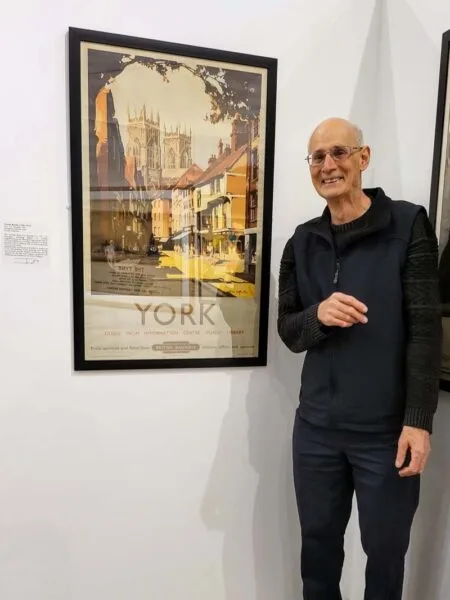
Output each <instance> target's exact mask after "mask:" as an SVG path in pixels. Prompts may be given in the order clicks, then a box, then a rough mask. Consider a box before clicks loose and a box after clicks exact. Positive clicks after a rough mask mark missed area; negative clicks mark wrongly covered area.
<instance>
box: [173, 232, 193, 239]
mask: <svg viewBox="0 0 450 600" xmlns="http://www.w3.org/2000/svg"><path fill="white" fill-rule="evenodd" d="M190 233H191V232H190V231H182V232H181V233H178V234H177V235H174V236H173V238H172V239H173V240H182V239H183V238H185V237H186V236H187V235H189V234H190Z"/></svg>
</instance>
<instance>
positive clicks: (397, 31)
mask: <svg viewBox="0 0 450 600" xmlns="http://www.w3.org/2000/svg"><path fill="white" fill-rule="evenodd" d="M218 6H219V5H217V7H216V6H215V5H213V4H212V3H211V2H205V1H204V0H191V1H190V2H184V1H182V0H173V1H172V3H171V4H170V5H168V4H167V3H156V2H152V3H151V2H147V1H145V0H135V1H134V2H133V3H129V2H125V1H124V0H91V2H86V3H83V2H76V1H72V2H69V1H67V0H66V1H60V2H57V1H56V0H55V1H54V2H49V1H47V2H40V3H36V2H35V1H34V0H24V2H22V3H9V4H8V8H7V9H6V10H7V12H6V14H5V13H3V14H2V20H1V21H0V40H1V41H0V44H1V50H2V75H3V77H2V83H1V88H2V93H1V94H0V110H1V114H2V116H3V119H2V129H3V135H2V136H1V138H0V140H1V141H0V158H1V165H2V169H1V172H2V191H3V197H2V210H1V215H2V218H1V219H0V220H2V221H3V220H17V221H29V222H37V223H39V222H40V223H42V224H43V226H44V227H45V228H46V229H47V230H48V232H49V233H50V237H51V263H50V267H48V268H42V269H33V268H28V267H26V266H24V267H22V268H18V267H14V268H13V267H7V266H5V265H2V266H1V267H0V268H1V281H2V290H3V293H2V295H1V298H0V311H1V312H0V314H1V317H2V333H3V336H2V344H1V350H0V352H1V359H2V360H1V364H2V369H1V373H2V382H1V391H0V507H1V510H0V597H1V598H5V600H28V599H29V600H56V599H58V600H60V599H61V600H124V599H125V598H126V599H130V600H131V599H133V600H141V599H142V600H144V599H145V600H148V599H149V598H151V599H153V598H155V599H156V598H158V599H163V600H186V599H189V600H190V599H192V600H194V599H195V600H211V599H212V598H214V600H244V599H245V600H275V599H276V600H296V599H298V598H299V597H300V582H299V572H298V571H299V569H298V562H299V546H300V544H299V529H298V525H297V515H296V509H295V502H294V493H293V487H292V477H291V464H290V460H291V459H290V436H291V429H292V421H293V414H294V410H295V407H296V403H297V394H298V382H299V371H300V363H299V361H298V357H296V356H293V355H291V354H289V352H288V351H287V350H285V349H284V348H283V347H282V346H281V344H280V342H279V341H278V339H277V336H276V332H275V315H276V278H277V274H278V263H279V259H280V256H281V252H282V248H283V244H284V243H285V240H286V239H287V237H288V236H289V235H290V233H291V232H292V230H293V224H294V223H296V222H299V221H301V220H304V219H307V218H309V217H311V216H314V215H315V214H317V213H318V212H319V211H320V210H321V202H320V201H319V200H317V199H316V197H315V195H314V193H313V191H312V188H311V186H310V183H309V181H308V172H307V169H306V168H305V163H304V161H303V156H304V154H305V145H306V140H307V137H308V135H309V133H310V131H311V128H312V127H313V125H314V124H315V123H316V122H317V121H319V120H320V119H322V118H324V117H326V116H330V115H332V114H334V115H343V116H349V117H350V118H353V119H354V120H356V121H358V123H360V124H361V126H362V127H363V128H364V130H365V133H366V137H367V139H368V141H369V142H370V141H371V140H373V145H374V150H376V151H378V156H379V157H380V158H379V159H377V158H376V154H377V153H376V152H375V158H374V167H373V169H372V170H371V172H370V173H368V175H367V180H366V181H367V182H368V183H377V184H382V185H383V186H384V187H386V189H387V190H389V191H391V190H392V193H395V194H398V195H403V196H404V197H408V199H412V200H417V201H420V202H423V203H425V204H426V202H427V198H428V190H429V174H430V168H431V148H432V142H433V126H434V117H435V96H436V89H437V72H438V61H439V46H440V34H441V29H445V28H446V25H445V24H444V23H445V20H446V19H447V21H448V23H447V26H448V27H450V9H447V8H445V2H444V1H443V0H442V1H441V2H435V3H434V7H431V8H430V7H427V8H422V7H421V3H420V0H416V1H415V2H414V3H413V2H412V1H411V2H410V3H409V4H407V3H406V2H404V1H403V0H399V1H398V2H397V3H395V2H390V3H388V8H389V10H387V9H386V7H385V6H384V5H383V4H382V3H380V2H377V1H376V0H370V1H365V2H361V1H360V0H323V1H322V2H320V3H313V2H311V1H310V0H295V1H294V0H277V1H276V0H259V1H256V0H251V1H250V0H249V1H247V2H241V1H240V0H239V1H238V0H232V1H230V2H228V3H221V4H220V10H219V9H218ZM437 6H440V7H441V9H440V10H439V9H438V8H437ZM414 11H415V12H414ZM69 25H72V26H77V27H85V28H90V29H99V30H106V31H113V32H116V33H124V34H129V35H138V36H143V37H151V38H156V39H163V40H169V41H175V42H184V43H195V44H198V45H204V46H210V47H217V48H223V49H228V50H236V51H241V52H250V53H255V54H263V55H269V56H276V57H278V58H279V60H280V63H279V85H278V115H277V139H276V174H275V201H274V202H275V210H274V221H273V262H272V269H271V275H270V277H271V284H272V285H271V315H270V340H269V344H270V345H269V365H268V367H267V368H261V369H234V370H231V369H229V370H214V371H213V370H198V371H195V370H185V371H177V372H164V371H159V372H128V373H125V372H122V373H91V374H75V373H73V371H72V358H71V355H72V332H71V326H72V323H71V283H70V276H71V275H70V266H69V265H70V246H69V238H70V235H69V231H70V228H69V220H70V214H69V204H70V197H69V185H68V121H67V118H68V113H67V89H66V84H67V73H66V39H65V33H66V30H67V27H68V26H69ZM380 38H382V39H383V40H384V42H386V43H384V44H383V46H382V51H381V52H380V51H379V47H380V46H379V40H380ZM410 53H412V56H413V57H414V59H415V60H414V63H412V61H411V59H410ZM390 61H392V63H391V62H390ZM411 64H414V69H415V71H413V70H412V69H410V68H409V70H407V71H405V65H408V67H410V66H411ZM378 67H381V71H380V72H379V73H380V74H379V75H378ZM377 82H378V83H379V84H380V85H381V87H380V85H379V86H378V92H377V85H376V84H377ZM418 82H420V85H419V84H418ZM383 89H384V90H386V91H389V93H390V94H393V98H394V100H395V104H394V105H393V104H390V100H389V98H387V97H386V98H383V97H382V94H381V93H380V91H381V90H383ZM413 136H414V137H413ZM416 139H417V143H415V140H416ZM385 157H389V158H390V159H391V160H390V161H387V160H385ZM447 409H448V410H447ZM449 421H450V403H449V404H445V402H443V406H442V407H441V411H440V419H439V420H438V423H437V427H436V429H437V431H436V434H435V436H434V441H435V451H434V457H433V462H432V464H431V465H430V470H429V473H428V474H427V476H426V478H425V480H426V481H425V486H424V487H425V488H426V489H425V490H424V502H423V507H424V508H423V509H422V511H421V515H420V518H419V519H418V523H417V527H416V532H415V548H414V549H413V552H412V561H413V564H414V565H415V569H413V570H412V575H411V577H410V580H409V581H410V584H411V586H412V587H414V586H415V588H417V586H418V585H419V583H418V582H419V579H418V578H419V575H421V579H423V581H430V580H431V574H432V571H433V576H436V574H435V573H434V570H435V565H436V564H437V565H438V575H439V576H438V578H437V579H438V583H436V585H438V586H441V587H442V590H444V586H445V585H447V590H449V589H450V582H449V580H448V575H447V582H446V584H445V579H444V578H445V574H444V570H445V566H446V565H448V562H449V560H450V558H449V557H450V551H448V550H447V551H445V550H444V547H445V543H446V542H445V540H446V539H447V540H448V536H447V538H445V527H446V523H447V521H446V514H445V510H446V506H447V504H448V495H449V493H448V492H449V490H450V487H448V488H446V487H445V485H444V483H441V482H443V481H444V477H443V474H444V472H445V471H447V472H448V460H449V459H448V446H446V444H448V442H447V441H446V437H445V426H446V424H449ZM446 461H447V462H446ZM440 486H441V487H442V486H443V488H444V489H443V491H444V492H445V494H444V496H443V497H441V496H440V495H439V491H440V489H441V487H440ZM428 508H429V509H430V510H432V511H433V513H432V514H433V515H439V516H438V517H436V518H430V516H427V514H426V512H427V509H428ZM448 535H450V532H448ZM358 544H359V542H358V532H357V528H356V523H355V519H354V517H353V519H352V522H351V525H350V528H349V533H348V536H347V547H348V561H347V564H346V570H345V574H344V581H343V586H344V590H345V593H346V595H347V598H348V599H349V600H357V599H359V598H361V593H360V587H361V585H362V566H363V561H362V556H361V554H360V549H359V545H358ZM423 544H425V547H423ZM433 552H434V553H435V554H436V556H437V557H438V558H437V559H436V561H437V562H436V561H435V562H434V563H433V565H431V558H432V556H433V554H432V553H433ZM443 552H444V554H442V553H443ZM445 552H446V553H445ZM422 585H425V583H423V584H422ZM411 589H412V588H411ZM422 589H424V588H422ZM429 589H431V588H429ZM436 589H438V588H436ZM411 594H412V592H411ZM433 594H434V595H433ZM447 596H448V591H447V594H445V593H444V591H441V595H439V593H438V592H437V591H434V592H424V593H422V594H418V595H416V596H413V595H411V596H409V595H408V600H409V598H410V597H411V598H414V600H416V599H417V600H419V599H420V600H424V598H426V599H427V600H434V599H435V598H436V599H438V598H446V597H447Z"/></svg>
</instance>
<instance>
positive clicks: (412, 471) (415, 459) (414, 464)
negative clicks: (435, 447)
mask: <svg viewBox="0 0 450 600" xmlns="http://www.w3.org/2000/svg"><path fill="white" fill-rule="evenodd" d="M423 458H424V455H423V454H419V453H417V452H413V454H412V456H411V461H410V463H409V465H408V466H407V467H405V468H404V469H401V470H400V471H399V473H398V474H399V475H400V477H411V476H412V475H418V474H419V473H420V471H421V469H422V462H423Z"/></svg>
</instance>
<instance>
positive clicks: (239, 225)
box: [193, 144, 248, 256]
mask: <svg viewBox="0 0 450 600" xmlns="http://www.w3.org/2000/svg"><path fill="white" fill-rule="evenodd" d="M219 148H220V151H219V156H218V157H215V156H213V157H211V159H210V165H209V167H208V169H207V170H206V171H205V172H204V173H203V175H202V177H201V178H200V179H199V180H198V181H197V182H196V183H195V190H194V198H193V199H194V211H195V213H196V224H195V229H194V232H195V234H196V236H197V245H198V247H199V249H200V251H201V252H202V253H204V254H210V255H212V254H218V255H221V256H225V255H236V254H241V253H243V252H244V230H245V217H246V188H247V162H248V154H247V144H244V145H242V146H241V147H240V148H238V149H236V150H234V151H233V150H232V149H231V148H230V147H229V146H227V147H226V148H225V149H224V150H222V147H221V145H219Z"/></svg>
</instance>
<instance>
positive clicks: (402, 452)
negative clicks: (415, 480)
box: [395, 440, 408, 469]
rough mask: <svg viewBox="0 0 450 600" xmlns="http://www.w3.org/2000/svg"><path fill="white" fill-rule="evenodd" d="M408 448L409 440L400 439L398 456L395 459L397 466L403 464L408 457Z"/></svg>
mask: <svg viewBox="0 0 450 600" xmlns="http://www.w3.org/2000/svg"><path fill="white" fill-rule="evenodd" d="M407 450H408V442H406V441H405V440H400V441H399V443H398V449H397V458H396V459H395V466H396V467H397V469H400V467H402V466H403V464H404V462H405V459H406V451H407Z"/></svg>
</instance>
